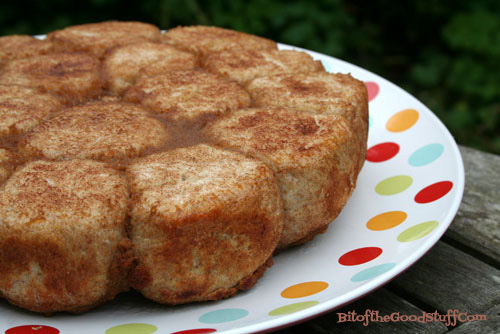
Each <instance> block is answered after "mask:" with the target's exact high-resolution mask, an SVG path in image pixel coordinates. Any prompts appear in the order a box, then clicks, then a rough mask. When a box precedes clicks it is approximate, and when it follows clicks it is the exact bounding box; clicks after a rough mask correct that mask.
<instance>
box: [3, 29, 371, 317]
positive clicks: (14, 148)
mask: <svg viewBox="0 0 500 334" xmlns="http://www.w3.org/2000/svg"><path fill="white" fill-rule="evenodd" d="M367 130H368V99H367V93H366V88H365V86H364V84H363V83H362V82H361V81H358V80H356V79H354V78H352V77H351V76H350V75H348V74H331V73H326V72H325V71H324V68H323V66H322V64H321V62H320V61H318V60H315V59H313V58H312V57H311V56H310V55H308V54H306V53H303V52H299V51H291V50H288V51H284V50H278V48H277V44H276V43H275V42H274V41H272V40H269V39H266V38H262V37H258V36H253V35H249V34H246V33H243V32H237V31H233V30H228V29H224V28H217V27H205V26H192V27H176V28H173V29H170V30H167V31H165V32H163V33H162V32H161V31H160V30H159V29H158V28H157V27H155V26H153V25H151V24H146V23H140V22H116V21H112V22H103V23H91V24H83V25H78V26H71V27H67V28H65V29H61V30H57V31H53V32H51V33H49V34H48V35H47V38H46V39H44V40H40V39H37V38H33V37H31V36H23V35H17V36H6V37H0V297H1V298H5V299H7V300H8V301H9V302H11V303H12V304H15V305H18V306H20V307H23V308H25V309H28V310H32V311H36V312H43V313H53V312H60V311H67V312H81V311H85V310H88V309H90V308H92V307H95V306H97V305H99V304H101V303H103V302H105V301H106V300H109V299H112V298H114V296H115V295H117V294H118V293H120V292H122V291H126V290H128V289H131V288H132V289H135V290H137V291H139V292H140V293H142V295H144V296H145V297H146V298H149V299H151V300H154V301H156V302H159V303H165V304H172V305H175V304H182V303H188V302H195V301H207V300H218V299H221V298H226V297H229V296H232V295H234V294H235V293H237V292H238V291H240V290H245V289H248V288H250V287H252V286H253V285H255V284H256V282H257V280H258V279H259V278H260V277H261V276H262V275H263V274H264V272H265V270H266V269H267V268H268V267H269V266H271V265H272V264H273V259H272V256H273V255H275V254H277V253H278V252H281V251H284V250H285V249H286V248H287V247H290V246H294V245H299V244H302V243H305V242H307V241H309V240H311V239H312V238H314V236H315V235H317V234H318V233H321V232H323V231H325V230H326V228H327V226H328V224H329V223H330V222H331V221H332V220H334V219H335V218H336V217H337V216H338V214H339V213H340V212H341V210H342V208H343V207H344V205H345V204H346V202H347V200H348V199H349V197H350V195H351V193H352V192H353V189H354V187H355V186H356V181H357V177H358V173H359V172H360V169H361V167H362V166H363V162H364V160H365V154H366V139H367ZM278 270H279V268H278Z"/></svg>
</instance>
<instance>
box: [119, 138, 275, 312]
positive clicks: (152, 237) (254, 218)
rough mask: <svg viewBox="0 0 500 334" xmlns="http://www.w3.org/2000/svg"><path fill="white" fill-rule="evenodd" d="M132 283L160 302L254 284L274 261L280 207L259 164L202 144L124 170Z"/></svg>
mask: <svg viewBox="0 0 500 334" xmlns="http://www.w3.org/2000/svg"><path fill="white" fill-rule="evenodd" d="M127 175H128V176H129V180H130V184H131V193H132V201H131V204H130V208H131V222H130V223H131V231H130V238H131V240H132V242H133V244H134V250H135V255H136V256H137V259H138V265H137V267H135V269H134V270H133V272H132V277H133V280H132V283H133V286H134V287H135V288H136V289H138V290H140V291H141V292H142V293H143V294H144V295H145V296H146V297H148V298H151V299H153V300H156V301H158V302H161V303H169V304H179V303H186V302H192V301H203V300H216V299H220V298H224V297H228V296H231V295H233V294H235V293H236V292H237V291H238V290H239V289H247V288H249V287H251V286H253V285H254V284H255V282H256V280H257V279H258V278H259V277H260V276H261V275H262V274H263V273H264V270H265V269H266V267H267V266H269V265H271V264H272V260H271V255H272V253H273V251H274V249H275V248H276V243H277V242H278V240H279V238H280V235H281V230H282V228H283V207H282V204H281V197H280V192H279V188H278V185H277V182H276V179H275V178H274V175H273V173H272V171H271V170H270V169H269V168H268V167H267V166H266V165H265V164H264V163H262V162H260V161H258V160H254V159H251V158H247V157H245V156H243V155H241V154H238V153H235V152H231V151H226V150H222V149H219V148H215V147H212V146H208V145H205V144H201V145H197V146H191V147H188V148H179V149H175V150H172V151H168V152H163V153H157V154H153V155H150V156H148V157H145V158H141V159H139V160H136V161H134V162H133V163H132V164H131V165H130V166H129V168H128V170H127Z"/></svg>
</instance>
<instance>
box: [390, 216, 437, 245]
mask: <svg viewBox="0 0 500 334" xmlns="http://www.w3.org/2000/svg"><path fill="white" fill-rule="evenodd" d="M438 225H439V223H438V222H437V221H435V220H431V221H428V222H424V223H420V224H417V225H414V226H412V227H410V228H408V229H406V230H404V231H403V232H401V233H400V234H399V235H398V241H399V242H409V241H413V240H417V239H420V238H423V237H425V236H426V235H427V234H429V233H431V232H432V231H433V230H434V229H435V228H436V227H437V226H438Z"/></svg>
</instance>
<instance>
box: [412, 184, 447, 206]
mask: <svg viewBox="0 0 500 334" xmlns="http://www.w3.org/2000/svg"><path fill="white" fill-rule="evenodd" d="M451 188H453V182H451V181H441V182H436V183H434V184H431V185H430V186H427V187H425V188H424V189H422V190H420V191H419V192H418V194H417V195H416V196H415V202H417V203H420V204H424V203H430V202H434V201H436V200H438V199H440V198H441V197H443V196H444V195H446V194H447V193H448V192H449V191H450V190H451Z"/></svg>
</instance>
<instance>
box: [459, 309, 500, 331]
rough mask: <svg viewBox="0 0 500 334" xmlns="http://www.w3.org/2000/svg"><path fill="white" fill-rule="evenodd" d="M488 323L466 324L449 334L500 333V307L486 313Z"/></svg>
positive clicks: (474, 322) (475, 322)
mask: <svg viewBox="0 0 500 334" xmlns="http://www.w3.org/2000/svg"><path fill="white" fill-rule="evenodd" d="M484 314H485V315H486V317H487V320H486V321H473V322H466V323H463V324H462V325H460V326H458V327H456V328H454V329H453V330H451V331H449V334H483V333H500V305H497V306H495V307H493V308H492V309H490V310H488V311H486V312H484Z"/></svg>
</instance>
